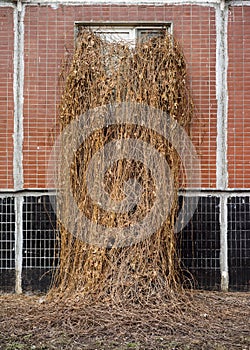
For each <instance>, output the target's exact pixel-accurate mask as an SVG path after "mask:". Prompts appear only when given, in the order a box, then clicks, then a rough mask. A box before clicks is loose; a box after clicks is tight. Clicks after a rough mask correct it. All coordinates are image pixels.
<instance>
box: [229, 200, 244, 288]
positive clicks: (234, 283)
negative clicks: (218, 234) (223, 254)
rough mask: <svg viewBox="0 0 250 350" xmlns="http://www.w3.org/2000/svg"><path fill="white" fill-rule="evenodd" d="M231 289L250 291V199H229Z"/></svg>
mask: <svg viewBox="0 0 250 350" xmlns="http://www.w3.org/2000/svg"><path fill="white" fill-rule="evenodd" d="M227 205H228V263H229V288H230V289H231V290H248V291H249V290H250V198H249V197H231V198H228V204H227Z"/></svg>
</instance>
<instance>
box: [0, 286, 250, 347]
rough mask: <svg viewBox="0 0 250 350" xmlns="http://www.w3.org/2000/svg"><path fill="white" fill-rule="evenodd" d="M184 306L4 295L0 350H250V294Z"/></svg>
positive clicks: (206, 296)
mask: <svg viewBox="0 0 250 350" xmlns="http://www.w3.org/2000/svg"><path fill="white" fill-rule="evenodd" d="M187 300H188V301H187V302H186V306H183V302H182V303H180V305H175V306H173V304H172V303H170V304H168V303H167V302H166V303H163V304H162V305H160V304H157V305H155V306H152V304H150V306H149V307H148V308H147V307H146V306H145V305H144V306H141V305H137V306H135V305H133V306H131V305H130V306H129V305H127V306H124V305H123V306H115V307H114V306H112V307H111V306H110V305H108V304H105V303H103V304H100V305H92V306H86V305H85V306H84V305H83V304H81V303H80V302H79V304H78V303H77V300H74V301H70V300H69V301H68V302H67V303H65V302H62V303H53V302H47V301H46V300H45V298H44V296H41V295H21V296H18V295H11V294H2V295H0V349H1V350H2V349H4V350H18V349H21V350H28V349H29V350H31V349H37V350H38V349H39V350H42V349H43V350H45V349H56V350H59V349H74V350H78V349H92V350H94V349H97V350H101V349H104V350H109V349H117V350H125V349H146V350H150V349H152V350H153V349H172V350H175V349H183V350H185V349H197V350H198V349H199V350H202V349H217V350H228V349H241V350H243V349H244V350H249V349H250V321H249V320H250V294H249V293H219V292H198V291H196V292H193V293H192V294H191V295H190V297H189V298H188V299H187Z"/></svg>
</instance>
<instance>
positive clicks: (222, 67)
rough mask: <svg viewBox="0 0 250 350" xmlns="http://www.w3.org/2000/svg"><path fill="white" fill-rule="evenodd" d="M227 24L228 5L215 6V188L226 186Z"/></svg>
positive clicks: (222, 188) (221, 188)
mask: <svg viewBox="0 0 250 350" xmlns="http://www.w3.org/2000/svg"><path fill="white" fill-rule="evenodd" d="M224 5H225V4H224ZM227 24H228V7H227V6H222V7H221V6H217V8H216V98H217V150H216V188H217V189H218V190H225V189H226V188H227V187H228V170H227V112H228V89H227V68H228V48H227Z"/></svg>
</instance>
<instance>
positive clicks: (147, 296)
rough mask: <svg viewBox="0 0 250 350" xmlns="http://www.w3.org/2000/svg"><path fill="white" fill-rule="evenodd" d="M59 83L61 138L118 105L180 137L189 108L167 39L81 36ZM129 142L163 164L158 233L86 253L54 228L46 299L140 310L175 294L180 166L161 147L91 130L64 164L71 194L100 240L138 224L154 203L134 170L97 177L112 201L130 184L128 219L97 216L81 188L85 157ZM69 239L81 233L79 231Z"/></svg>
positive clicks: (150, 185)
mask: <svg viewBox="0 0 250 350" xmlns="http://www.w3.org/2000/svg"><path fill="white" fill-rule="evenodd" d="M62 77H63V81H64V91H63V94H62V100H61V105H60V125H61V130H62V131H63V130H64V129H65V127H66V126H67V125H68V124H69V123H70V122H71V121H72V120H75V119H77V118H79V116H80V115H82V114H83V113H85V112H87V111H88V110H93V109H94V108H96V107H99V106H106V105H112V104H116V105H117V104H119V103H122V102H135V103H140V104H143V105H148V106H150V107H153V108H155V109H157V110H161V111H165V112H166V113H168V114H169V115H170V116H171V117H173V118H174V119H176V120H177V121H178V123H179V124H180V125H181V126H182V127H184V128H185V129H188V127H189V124H190V122H191V118H192V113H193V105H192V100H191V98H190V94H189V91H188V88H187V82H186V64H185V60H184V56H183V54H182V51H181V49H180V47H179V45H178V44H177V42H176V41H175V40H174V38H173V37H172V36H170V35H168V34H163V35H162V36H161V37H157V38H156V37H154V38H151V39H149V40H147V41H144V42H141V43H137V44H136V45H135V46H134V47H132V48H131V47H129V46H128V45H127V44H125V43H122V42H119V43H110V42H107V41H105V40H103V39H101V38H100V37H99V36H98V35H96V34H94V33H93V32H91V31H90V30H83V31H82V32H81V33H80V34H79V37H78V40H77V43H76V47H75V52H74V54H73V57H71V59H70V60H68V61H67V63H66V64H65V65H64V68H63V72H62ZM104 108H105V107H104ZM99 117H100V118H101V117H102V116H99ZM129 137H133V138H136V139H139V140H143V141H146V142H147V143H150V144H151V145H152V146H153V147H154V148H155V149H156V150H157V151H158V152H160V153H162V154H164V156H165V157H166V159H167V161H168V164H169V166H170V169H171V175H172V177H173V179H174V187H175V188H174V201H173V204H172V208H171V210H170V213H169V215H168V217H166V218H165V223H164V225H163V226H162V227H161V229H160V230H158V231H157V232H155V233H150V232H149V233H148V235H147V238H145V239H144V240H142V241H140V242H137V243H135V244H133V245H129V246H126V247H118V245H117V244H116V239H118V237H113V238H112V239H111V241H110V243H108V244H107V246H108V247H97V246H91V245H90V244H87V243H85V242H83V241H82V240H81V239H80V238H79V237H77V236H75V235H72V234H70V233H69V232H67V230H66V229H65V228H64V227H63V225H60V223H59V227H60V234H61V253H60V254H61V255H60V268H59V270H58V273H57V275H56V278H55V281H54V285H53V288H52V290H51V291H50V295H51V296H53V297H55V295H58V296H60V297H62V296H65V297H68V296H72V293H74V294H75V295H78V296H80V297H81V298H82V299H83V300H85V301H87V300H88V301H90V300H92V301H93V300H95V301H96V300H108V301H112V302H114V303H119V302H121V301H130V302H134V301H135V302H138V301H139V302H144V301H147V302H148V301H149V300H156V299H160V300H163V299H169V298H172V297H173V296H174V295H176V293H178V292H180V291H181V290H182V277H181V272H180V263H179V259H178V256H177V253H176V235H175V233H174V222H175V218H176V212H177V198H178V196H177V192H178V189H179V187H180V176H179V173H180V159H179V157H178V154H177V153H176V151H175V150H174V148H173V147H172V145H171V144H170V143H169V141H167V140H165V139H164V138H163V137H162V136H160V135H158V134H157V133H156V132H155V131H153V130H150V129H147V128H142V127H141V126H137V125H125V124H124V125H114V126H112V127H108V128H106V129H105V130H104V129H102V130H96V131H95V132H93V134H92V135H91V136H90V137H89V138H88V139H87V140H86V142H84V144H83V145H82V146H81V147H80V148H79V149H78V150H77V151H76V152H75V157H74V160H73V162H72V164H71V184H72V192H73V194H74V197H75V200H76V201H77V203H78V206H79V208H80V209H81V210H82V211H83V212H84V213H85V215H86V216H87V217H88V218H89V219H91V220H93V221H94V222H101V223H102V225H105V226H106V227H107V232H108V229H109V227H124V225H129V224H131V223H133V222H135V221H136V220H139V219H140V218H142V217H144V216H145V215H146V214H147V213H148V211H149V210H150V208H151V207H152V205H153V202H154V199H155V198H154V187H155V186H156V184H155V181H156V180H155V179H153V178H152V174H151V173H150V171H149V170H147V169H146V167H145V166H144V165H143V164H142V163H139V162H136V161H131V160H130V161H129V160H126V159H121V160H119V161H118V162H117V163H116V164H114V165H113V167H112V169H110V171H109V172H107V174H106V177H105V190H106V191H107V192H108V193H109V194H110V196H111V197H112V198H113V199H116V200H121V199H123V191H122V188H123V185H124V183H125V182H126V181H127V180H128V179H129V178H131V177H136V178H137V181H138V182H139V183H141V184H142V186H143V196H142V199H141V201H140V203H138V205H137V208H136V210H135V211H134V212H133V213H125V214H121V215H119V214H117V213H114V212H108V213H107V212H105V211H104V210H103V209H101V208H100V207H99V206H98V205H97V204H95V203H93V202H92V201H91V198H90V197H89V196H88V193H87V188H86V181H85V178H86V168H87V166H88V163H89V161H90V159H91V157H92V156H93V154H94V153H95V152H96V151H97V150H99V149H101V148H102V147H103V146H104V145H105V144H107V143H108V142H110V141H111V140H115V139H121V138H129ZM69 142H70V141H69ZM69 146H70V144H69ZM159 180H160V179H157V181H159ZM67 206H69V204H68V203H65V206H64V208H65V210H66V211H67V210H68V211H69V215H70V208H68V207H67ZM79 225H80V224H79ZM77 231H78V232H80V231H81V227H80V226H79V227H77ZM93 234H94V233H93Z"/></svg>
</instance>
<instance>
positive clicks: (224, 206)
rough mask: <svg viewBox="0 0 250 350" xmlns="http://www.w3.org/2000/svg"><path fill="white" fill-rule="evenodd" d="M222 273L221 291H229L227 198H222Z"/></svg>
mask: <svg viewBox="0 0 250 350" xmlns="http://www.w3.org/2000/svg"><path fill="white" fill-rule="evenodd" d="M220 272H221V290H222V291H223V292H227V291H228V287H229V273H228V237H227V198H226V196H223V195H222V196H220Z"/></svg>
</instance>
